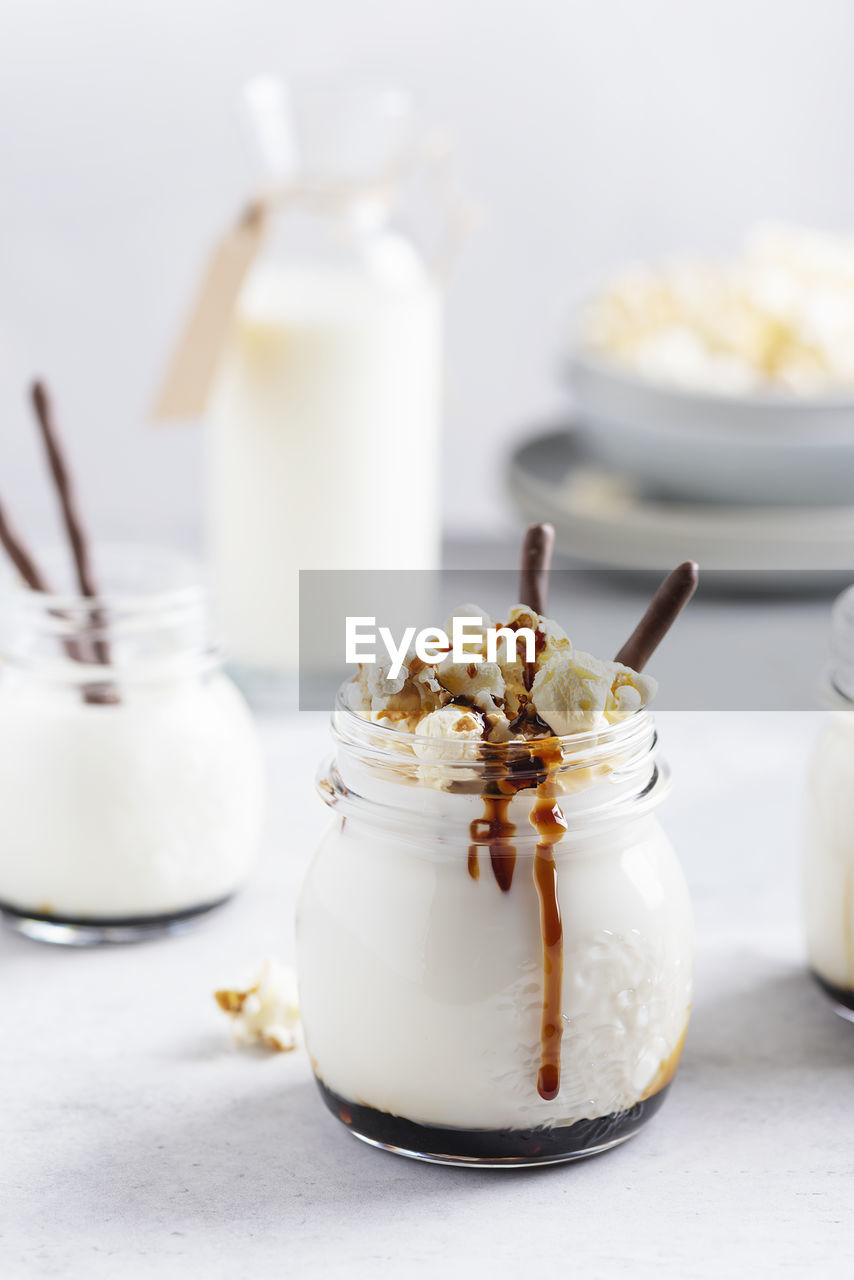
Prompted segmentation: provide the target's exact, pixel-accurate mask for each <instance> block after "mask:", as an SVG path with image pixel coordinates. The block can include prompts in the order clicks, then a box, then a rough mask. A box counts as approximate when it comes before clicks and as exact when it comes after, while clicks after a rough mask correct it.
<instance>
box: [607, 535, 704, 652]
mask: <svg viewBox="0 0 854 1280" xmlns="http://www.w3.org/2000/svg"><path fill="white" fill-rule="evenodd" d="M699 576H700V571H699V568H698V566H697V565H696V564H695V563H694V561H693V560H686V561H685V562H684V563H683V564H680V565H679V566H678V567H677V568H675V569H674V570H673V571H672V572H671V573H668V575H667V577H666V578H665V579H664V581H663V582H662V584H661V586H660V587H659V588H658V590H657V591H656V593H655V595H654V596H653V597H652V599H651V600H650V602H649V605H648V607H647V610H646V613H645V614H644V615H643V617H642V618H641V620H640V622H639V623H638V625H637V626H636V627H635V629H634V631H633V632H632V634H631V635H630V636H629V638H628V640H627V641H626V643H625V644H624V645H623V647H622V649H621V650H620V651H619V653H618V654H617V656H616V658H615V659H614V661H615V662H622V664H623V665H624V666H626V667H633V668H634V670H635V671H643V669H644V667H645V666H646V664H647V663H648V662H649V660H650V658H651V657H652V655H653V654H654V653H655V651H656V649H657V648H658V646H659V645H660V644H661V642H662V640H663V639H664V637H665V636H666V635H667V633H668V631H669V630H670V628H671V627H672V626H673V623H674V622H675V621H676V619H677V618H678V617H679V614H680V613H681V612H682V610H683V609H684V608H685V606H686V604H687V603H688V601H689V600H690V599H691V597H692V595H693V594H694V592H695V591H696V590H697V583H698V581H699Z"/></svg>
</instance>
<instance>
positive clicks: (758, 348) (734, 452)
mask: <svg viewBox="0 0 854 1280" xmlns="http://www.w3.org/2000/svg"><path fill="white" fill-rule="evenodd" d="M570 376H571V380H572V386H573V391H574V395H575V403H576V407H577V421H578V423H579V425H580V427H581V430H582V432H583V435H584V436H585V438H586V442H587V444H588V446H589V448H590V450H591V452H592V453H593V454H594V455H595V456H596V457H598V458H599V459H600V460H601V461H603V462H605V463H606V464H608V465H609V466H612V467H614V468H615V469H617V470H619V471H622V472H623V473H626V474H630V475H632V476H634V477H635V478H637V479H639V480H640V481H641V482H642V483H643V484H644V485H645V486H646V487H647V488H648V489H649V490H651V491H652V492H653V493H656V494H660V495H665V496H674V497H680V498H688V499H695V500H700V501H712V502H718V503H720V502H729V503H748V504H756V503H759V504H778V505H779V504H785V505H800V506H821V505H841V504H845V505H849V504H851V503H854V235H852V236H843V235H838V234H830V233H827V232H818V231H803V230H798V229H794V228H788V227H782V226H770V225H769V226H762V227H758V228H756V229H755V230H754V231H753V232H751V234H750V235H749V236H748V237H747V239H746V241H745V244H744V247H743V249H742V250H741V252H740V253H739V254H738V255H737V256H735V257H733V258H732V259H731V260H729V261H718V262H713V261H700V260H688V259H682V260H680V261H673V262H670V263H668V264H664V265H661V266H652V265H649V266H638V267H634V268H631V269H628V270H626V271H624V272H622V273H620V274H618V275H616V276H615V277H614V278H613V279H612V280H611V281H610V283H609V284H608V285H606V287H605V288H604V289H603V290H601V291H600V292H599V293H598V294H597V295H596V296H595V297H593V298H592V299H591V301H590V302H589V303H588V305H587V307H586V308H585V310H584V312H583V314H582V316H581V320H580V325H579V327H578V333H577V337H576V342H575V346H574V350H573V353H572V357H571V361H570Z"/></svg>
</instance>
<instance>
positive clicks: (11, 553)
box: [0, 502, 50, 593]
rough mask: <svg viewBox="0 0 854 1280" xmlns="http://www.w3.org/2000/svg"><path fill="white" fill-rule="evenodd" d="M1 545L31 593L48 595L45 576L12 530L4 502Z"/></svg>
mask: <svg viewBox="0 0 854 1280" xmlns="http://www.w3.org/2000/svg"><path fill="white" fill-rule="evenodd" d="M0 545H2V547H3V550H4V551H5V552H6V555H7V556H8V557H9V559H10V560H11V561H12V564H13V565H14V567H15V568H16V569H17V570H18V573H19V574H20V575H21V578H22V579H23V581H24V582H25V583H26V584H27V586H28V587H29V588H30V590H31V591H43V592H45V593H47V592H48V591H49V590H50V588H49V587H48V585H47V581H46V580H45V577H44V575H43V574H42V572H41V570H40V569H39V567H38V565H37V564H36V562H35V560H34V559H33V557H32V555H31V554H30V552H29V551H28V550H27V547H26V545H25V544H24V542H23V541H22V539H21V537H20V535H19V534H18V533H16V531H15V530H14V529H13V528H12V525H11V523H10V521H9V517H8V516H7V514H6V511H5V508H4V507H3V504H2V502H0Z"/></svg>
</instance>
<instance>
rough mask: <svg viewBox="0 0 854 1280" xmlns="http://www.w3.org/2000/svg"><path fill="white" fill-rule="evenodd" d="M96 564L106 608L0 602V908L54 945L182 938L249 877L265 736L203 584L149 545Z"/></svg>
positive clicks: (29, 594)
mask: <svg viewBox="0 0 854 1280" xmlns="http://www.w3.org/2000/svg"><path fill="white" fill-rule="evenodd" d="M45 562H46V564H47V567H48V570H49V580H50V581H51V582H55V581H57V580H58V577H59V574H58V572H57V569H58V566H59V565H60V563H61V560H60V557H59V556H57V557H49V558H47V559H46V561H45ZM98 564H99V569H100V571H101V574H102V581H103V584H104V594H103V596H102V597H100V598H99V600H98V601H97V602H95V603H93V601H92V600H89V599H84V598H81V597H79V596H76V595H74V594H71V593H69V594H57V595H50V596H48V595H42V594H40V593H37V592H33V591H29V590H26V589H23V588H19V587H17V586H16V587H10V588H9V589H8V590H7V591H6V593H5V595H4V597H3V600H2V606H1V607H0V656H2V660H3V666H2V668H0V911H2V913H3V915H4V916H5V918H6V920H7V921H8V922H9V923H10V924H12V925H14V926H15V927H16V928H18V929H19V930H20V931H21V932H23V933H26V934H28V935H29V936H31V937H34V938H38V939H41V940H43V941H48V942H60V943H75V944H86V943H94V942H102V941H105V942H116V941H132V940H136V939H138V938H144V937H149V936H154V935H157V934H160V933H163V932H167V931H171V930H173V929H176V928H178V927H180V926H182V925H184V924H185V923H186V922H187V921H189V920H191V919H192V918H194V917H196V916H200V915H202V914H204V913H205V912H207V911H210V910H211V909H212V908H213V907H216V906H218V905H220V904H221V903H223V902H224V901H225V900H226V899H228V898H229V897H230V896H231V895H232V894H233V893H234V892H235V890H236V889H237V888H238V887H239V886H240V885H241V884H242V883H243V882H244V880H245V879H246V877H247V875H248V874H249V870H250V868H251V866H252V863H253V860H254V857H255V853H256V848H257V844H258V839H259V834H260V822H261V808H262V791H263V786H262V768H261V760H260V752H259V747H258V743H257V739H256V735H255V730H254V727H253V724H252V721H251V718H250V715H249V712H248V709H247V707H246V705H245V703H244V701H243V699H242V698H241V696H240V694H239V693H238V692H237V690H236V689H235V687H234V685H233V684H232V683H231V681H230V680H229V679H228V678H227V677H226V676H224V675H223V674H222V672H221V670H220V658H219V655H218V653H217V651H216V649H215V648H214V647H213V645H212V643H211V632H210V623H209V615H208V603H207V595H206V592H205V590H204V588H203V587H202V586H200V585H199V582H198V576H197V574H196V573H195V571H194V570H193V568H192V566H191V565H189V564H188V563H187V562H185V561H183V560H181V559H179V558H178V557H176V556H174V555H173V554H172V553H166V552H158V551H154V550H148V549H141V548H135V547H127V548H104V549H101V550H100V551H99V554H98Z"/></svg>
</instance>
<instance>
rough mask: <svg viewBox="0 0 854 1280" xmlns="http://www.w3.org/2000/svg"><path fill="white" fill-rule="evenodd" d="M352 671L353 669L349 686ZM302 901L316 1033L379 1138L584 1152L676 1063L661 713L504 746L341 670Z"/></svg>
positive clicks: (356, 1123)
mask: <svg viewBox="0 0 854 1280" xmlns="http://www.w3.org/2000/svg"><path fill="white" fill-rule="evenodd" d="M345 689H346V686H345ZM333 730H334V734H335V737H336V740H337V754H336V758H335V760H334V761H333V762H332V764H331V766H330V767H329V769H328V770H327V771H324V773H323V774H322V775H321V779H320V784H319V785H320V790H321V794H322V795H323V797H324V799H325V800H326V802H327V803H328V804H329V805H330V806H331V807H332V815H333V816H332V821H331V823H330V826H329V829H328V831H327V833H326V835H325V837H324V838H323V840H322V841H321V844H320V846H319V848H318V850H317V852H316V854H315V857H314V860H313V862H312V864H311V867H310V868H309V871H308V875H307V877H306V880H305V883H304V886H303V890H302V895H301V897H300V901H299V907H298V912H297V950H298V963H299V981H300V1001H301V1009H302V1019H303V1026H304V1030H305V1037H306V1045H307V1048H308V1051H309V1054H310V1055H311V1059H312V1064H313V1067H314V1071H315V1075H316V1077H317V1082H318V1085H319V1087H320V1091H321V1094H322V1096H323V1099H324V1101H325V1102H326V1104H327V1106H328V1107H329V1109H330V1110H331V1111H332V1112H333V1114H334V1115H335V1116H336V1117H338V1119H340V1120H341V1121H342V1122H343V1123H344V1124H345V1125H346V1127H347V1128H348V1129H349V1130H350V1132H352V1133H353V1134H355V1135H356V1136H357V1137H359V1138H362V1139H363V1140H365V1141H367V1142H369V1143H372V1144H373V1145H375V1146H379V1147H383V1148H385V1149H387V1150H392V1151H396V1152H398V1153H399V1154H402V1155H409V1156H416V1157H418V1158H421V1159H425V1160H433V1161H436V1162H439V1163H447V1164H485V1165H496V1166H501V1165H506V1166H513V1165H529V1164H542V1163H553V1162H557V1161H563V1160H573V1159H578V1158H579V1157H581V1156H585V1155H592V1154H595V1153H597V1152H599V1151H603V1150H606V1149H607V1148H609V1147H612V1146H615V1145H616V1144H617V1143H620V1142H623V1141H625V1140H626V1139H627V1138H630V1137H632V1136H633V1135H634V1134H636V1133H637V1132H638V1131H639V1130H640V1129H641V1128H642V1127H643V1126H644V1125H645V1124H646V1123H647V1121H648V1120H649V1119H650V1118H651V1117H652V1116H653V1115H654V1114H655V1113H656V1112H657V1110H658V1109H659V1107H660V1106H661V1104H662V1102H663V1101H664V1098H665V1097H666V1094H667V1088H668V1085H669V1083H670V1080H671V1078H672V1076H673V1075H674V1074H675V1071H676V1068H677V1065H678V1062H679V1058H680V1054H681V1051H682V1044H683V1041H684V1037H685V1032H686V1029H687V1024H688V1017H689V1011H690V1006H691V975H692V963H693V926H692V920H691V908H690V903H689V900H688V892H687V888H686V886H685V881H684V879H683V876H682V872H681V869H680V867H679V863H678V861H677V859H676V855H675V853H674V852H673V849H672V847H671V845H670V844H669V842H668V840H667V838H666V836H665V835H664V832H663V831H662V830H661V828H660V826H659V825H658V822H657V819H656V817H655V812H654V811H655V809H657V807H658V804H659V803H660V801H661V800H662V799H663V797H664V796H665V795H666V794H667V791H668V785H667V776H666V773H665V771H664V769H663V766H662V765H661V764H660V762H659V761H658V760H657V758H656V753H655V747H656V735H655V728H654V725H653V721H652V718H651V716H650V715H649V714H648V713H647V712H645V711H643V712H639V713H637V714H636V715H635V716H632V717H630V718H629V719H627V720H625V721H623V722H621V723H620V724H618V725H615V726H612V727H610V728H608V729H605V730H603V731H596V732H591V733H586V734H575V735H571V736H569V737H565V738H550V739H545V740H541V741H532V742H528V743H521V744H519V743H510V744H507V745H505V746H499V745H495V746H492V747H490V746H488V745H487V746H484V744H483V743H481V742H477V743H468V744H464V745H462V746H461V744H460V743H459V742H458V741H452V740H450V739H449V740H441V739H436V738H420V739H419V738H415V737H413V736H412V735H410V734H406V733H402V732H401V731H399V730H397V729H395V728H394V727H392V726H388V725H383V724H379V725H378V724H372V723H368V722H367V721H365V720H363V719H361V718H360V717H359V716H358V715H356V714H355V713H354V712H353V711H352V710H351V709H350V707H349V705H348V701H347V697H346V693H345V692H344V691H342V695H341V696H340V697H339V701H338V705H337V707H336V710H335V715H334V718H333Z"/></svg>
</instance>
